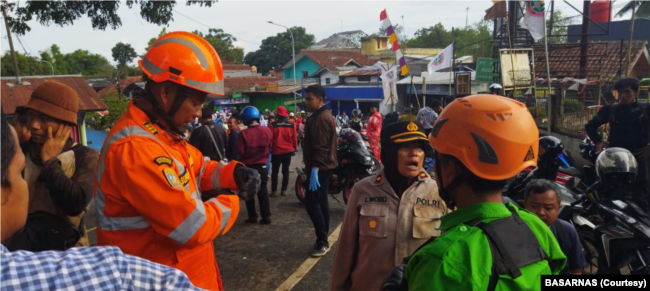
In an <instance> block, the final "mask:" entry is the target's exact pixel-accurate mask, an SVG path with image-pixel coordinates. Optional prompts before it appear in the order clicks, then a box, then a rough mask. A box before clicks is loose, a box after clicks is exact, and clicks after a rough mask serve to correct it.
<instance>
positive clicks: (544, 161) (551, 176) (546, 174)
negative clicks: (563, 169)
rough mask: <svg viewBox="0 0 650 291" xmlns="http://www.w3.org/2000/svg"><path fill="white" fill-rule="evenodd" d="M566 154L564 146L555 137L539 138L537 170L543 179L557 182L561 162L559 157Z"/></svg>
mask: <svg viewBox="0 0 650 291" xmlns="http://www.w3.org/2000/svg"><path fill="white" fill-rule="evenodd" d="M563 152H564V144H563V143H562V141H561V140H560V139H559V138H557V137H554V136H542V137H540V138H539V153H538V155H539V156H538V157H537V168H538V170H537V171H538V173H539V175H540V177H541V178H543V179H546V180H551V181H553V180H555V176H557V171H558V168H559V167H560V161H559V159H558V156H559V155H560V154H562V153H563Z"/></svg>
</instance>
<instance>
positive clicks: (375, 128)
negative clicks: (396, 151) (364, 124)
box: [368, 104, 382, 162]
mask: <svg viewBox="0 0 650 291" xmlns="http://www.w3.org/2000/svg"><path fill="white" fill-rule="evenodd" d="M378 110H379V105H377V104H372V105H371V106H370V119H369V120H368V143H369V144H370V150H371V151H372V152H373V153H374V154H375V158H377V160H378V161H379V162H381V154H380V152H379V133H380V132H381V123H382V118H381V113H379V112H378Z"/></svg>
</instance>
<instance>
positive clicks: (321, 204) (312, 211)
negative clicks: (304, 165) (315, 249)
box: [305, 169, 332, 246]
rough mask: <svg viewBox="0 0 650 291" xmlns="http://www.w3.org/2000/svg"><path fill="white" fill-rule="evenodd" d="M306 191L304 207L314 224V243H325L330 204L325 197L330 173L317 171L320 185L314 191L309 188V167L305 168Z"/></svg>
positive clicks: (328, 226) (328, 225)
mask: <svg viewBox="0 0 650 291" xmlns="http://www.w3.org/2000/svg"><path fill="white" fill-rule="evenodd" d="M307 171H308V172H307V177H308V178H307V191H306V192H305V208H306V209H307V214H309V218H311V222H312V223H313V224H314V230H315V232H316V244H318V245H327V246H329V243H328V242H327V235H328V233H329V228H330V204H329V200H328V198H327V195H329V194H328V193H327V192H328V191H329V183H330V179H331V178H332V173H331V172H329V171H322V170H321V171H318V182H319V183H320V187H318V189H316V191H311V190H309V177H310V176H311V169H307Z"/></svg>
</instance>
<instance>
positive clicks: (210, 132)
mask: <svg viewBox="0 0 650 291" xmlns="http://www.w3.org/2000/svg"><path fill="white" fill-rule="evenodd" d="M204 126H205V127H206V130H207V131H208V134H209V135H210V139H212V145H214V148H215V149H216V150H217V154H218V155H219V161H220V160H223V159H224V158H225V157H224V156H223V154H222V153H221V149H219V146H218V145H217V141H216V140H215V139H214V134H213V133H212V128H211V127H210V126H208V125H204Z"/></svg>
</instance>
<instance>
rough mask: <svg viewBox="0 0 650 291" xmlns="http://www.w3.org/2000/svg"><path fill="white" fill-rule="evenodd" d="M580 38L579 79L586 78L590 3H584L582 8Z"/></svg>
mask: <svg viewBox="0 0 650 291" xmlns="http://www.w3.org/2000/svg"><path fill="white" fill-rule="evenodd" d="M582 7H583V8H582V36H581V38H580V71H579V76H580V79H584V78H586V77H587V52H588V50H589V25H590V23H589V14H591V1H585V2H584V5H583V6H582Z"/></svg>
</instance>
